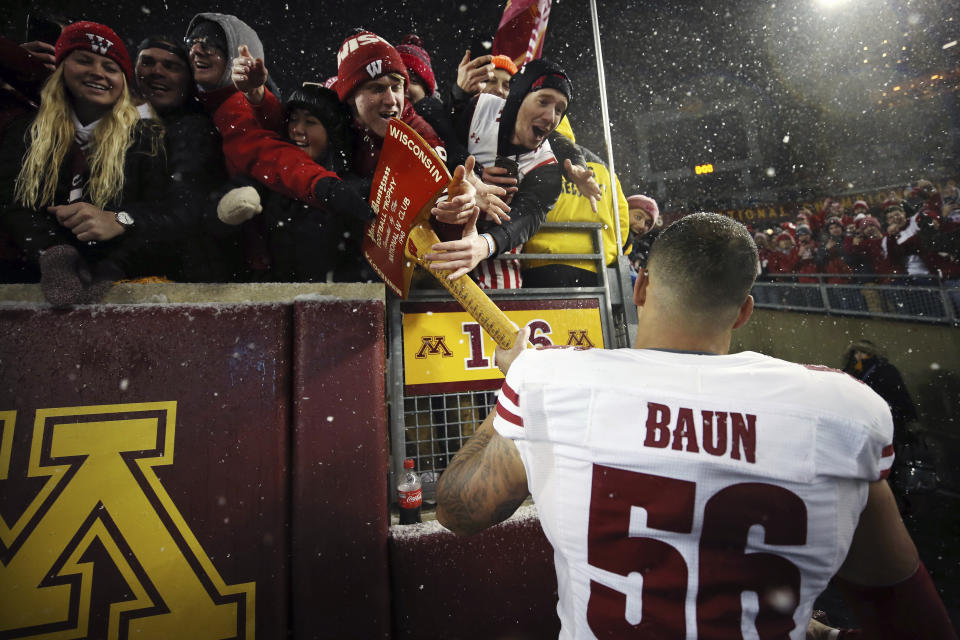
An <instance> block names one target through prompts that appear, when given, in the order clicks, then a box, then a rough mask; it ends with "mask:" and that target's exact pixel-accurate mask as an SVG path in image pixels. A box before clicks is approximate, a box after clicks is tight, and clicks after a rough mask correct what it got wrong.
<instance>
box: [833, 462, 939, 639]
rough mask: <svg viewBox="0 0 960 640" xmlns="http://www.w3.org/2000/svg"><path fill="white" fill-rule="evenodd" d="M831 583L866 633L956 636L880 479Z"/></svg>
mask: <svg viewBox="0 0 960 640" xmlns="http://www.w3.org/2000/svg"><path fill="white" fill-rule="evenodd" d="M836 583H837V586H839V587H840V590H841V592H842V593H843V595H844V599H845V600H846V601H847V603H848V604H849V605H850V607H851V609H852V610H853V612H854V614H855V615H856V616H857V620H858V621H859V622H860V625H861V627H862V628H863V631H864V634H865V636H866V637H868V638H878V639H887V638H889V639H891V640H892V639H894V638H927V639H931V640H941V639H942V640H956V638H957V634H956V632H955V631H954V630H953V626H952V624H951V623H950V618H949V616H948V615H947V611H946V609H945V608H944V606H943V602H942V601H941V600H940V596H939V595H938V594H937V590H936V587H934V586H933V581H931V580H930V575H929V574H928V573H927V570H926V567H924V566H923V563H921V562H920V558H919V556H918V555H917V548H916V547H915V546H914V544H913V541H912V540H911V539H910V534H909V533H907V530H906V527H904V526H903V521H902V520H901V519H900V514H899V512H898V511H897V504H896V501H895V500H894V499H893V493H892V492H891V491H890V487H889V486H888V485H887V483H886V481H885V480H878V481H877V482H873V483H871V484H870V494H869V497H868V498H867V506H866V508H865V509H864V510H863V513H862V514H861V516H860V523H859V524H858V525H857V530H856V532H855V533H854V535H853V543H852V544H851V545H850V551H849V553H848V554H847V558H846V560H845V561H844V563H843V566H842V567H840V571H839V572H838V573H837V580H836Z"/></svg>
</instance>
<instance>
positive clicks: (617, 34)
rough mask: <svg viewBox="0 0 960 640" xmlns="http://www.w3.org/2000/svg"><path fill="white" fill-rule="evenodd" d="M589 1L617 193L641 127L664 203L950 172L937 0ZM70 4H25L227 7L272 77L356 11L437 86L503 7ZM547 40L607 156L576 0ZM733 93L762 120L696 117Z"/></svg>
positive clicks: (144, 15) (585, 6) (177, 20)
mask: <svg viewBox="0 0 960 640" xmlns="http://www.w3.org/2000/svg"><path fill="white" fill-rule="evenodd" d="M384 4H386V5H387V6H388V7H389V8H388V9H384V8H383V5H384ZM598 4H599V13H600V24H601V33H602V34H603V40H602V42H603V47H604V58H605V69H606V76H607V82H608V96H609V98H610V100H611V124H612V127H613V140H614V148H615V154H616V162H617V170H618V172H619V173H620V174H621V181H622V183H623V186H624V188H625V189H626V190H627V191H628V192H631V191H634V190H636V189H643V190H646V191H648V192H654V193H656V189H657V188H658V184H657V182H656V176H654V175H651V170H650V168H649V167H650V165H649V164H647V165H646V170H645V169H644V164H643V163H642V162H640V161H639V160H638V158H639V157H640V154H641V153H644V147H643V145H642V144H641V143H642V142H643V141H645V140H646V141H649V140H651V139H654V138H656V139H657V140H658V142H657V145H659V146H658V150H659V152H658V153H657V154H655V155H656V157H654V158H653V161H654V164H655V165H657V166H664V165H671V166H682V167H686V169H685V170H684V171H685V172H686V173H689V174H690V175H689V176H688V177H683V178H678V179H676V180H673V181H668V182H666V183H662V184H660V185H659V186H660V188H661V192H660V193H659V194H658V195H659V196H660V198H661V199H664V200H667V201H668V202H667V203H665V204H667V207H668V208H670V207H671V205H672V206H673V207H674V208H676V207H683V208H687V207H696V206H703V205H709V204H712V203H713V201H711V200H710V198H716V202H749V201H753V200H758V199H759V200H762V199H764V197H765V196H766V197H771V196H770V194H773V197H781V198H784V197H793V196H797V195H801V196H802V195H809V194H810V192H811V191H817V190H823V191H824V193H822V195H827V194H829V193H830V192H833V193H839V192H840V191H842V190H848V189H851V188H852V189H858V188H862V189H867V188H869V187H870V186H882V185H884V184H888V183H890V182H891V181H904V182H905V181H906V180H908V179H909V178H910V177H919V175H917V173H926V174H941V175H942V176H946V175H948V174H949V172H950V171H956V149H957V145H958V140H960V133H958V131H960V115H958V109H957V106H956V104H955V103H956V92H955V90H956V88H957V85H958V80H957V77H956V74H957V72H958V71H960V45H958V46H954V47H948V48H947V49H943V48H942V47H943V45H944V44H946V43H948V42H949V41H951V40H955V39H957V38H958V37H960V23H958V21H957V20H954V19H953V14H954V13H955V11H952V10H951V9H950V8H949V7H950V5H949V3H947V2H943V1H940V0H927V1H924V2H919V1H917V2H888V1H886V0H847V2H846V3H843V5H842V6H839V7H833V8H825V7H824V6H822V5H823V0H783V1H781V2H777V1H774V0H767V1H765V2H761V1H759V0H749V1H746V2H729V3H726V4H727V5H728V7H729V8H723V5H721V4H720V3H709V4H706V3H704V4H700V3H692V2H668V3H651V2H642V1H641V0H627V1H616V2H614V1H611V0H601V1H600V2H599V3H598ZM78 6H81V5H78V4H77V3H70V2H63V1H62V0H47V1H46V2H44V3H42V4H41V5H40V7H41V11H47V12H61V13H64V14H66V15H69V16H71V17H75V18H84V19H91V20H96V21H100V22H104V23H106V24H108V25H110V26H112V27H114V28H115V29H116V30H117V31H118V32H119V33H120V35H121V37H123V38H124V39H126V40H127V42H128V45H131V46H132V45H135V43H137V42H139V41H140V39H142V38H143V37H144V36H146V35H149V34H156V33H161V34H163V33H165V34H169V35H171V36H174V37H180V36H182V35H183V31H184V30H185V28H186V25H187V23H188V22H189V20H190V18H191V17H192V15H193V14H195V13H197V12H200V11H218V12H223V13H234V14H236V15H238V16H240V17H241V18H242V19H244V20H245V21H246V22H247V23H248V24H250V25H251V26H252V27H253V28H254V29H255V30H256V31H257V32H258V33H259V34H260V36H261V39H262V40H263V41H264V45H265V49H266V52H267V65H268V68H269V69H270V72H271V74H272V75H273V77H274V79H275V80H276V81H277V82H278V83H279V85H280V87H281V89H283V90H287V91H289V90H290V89H292V88H293V87H295V86H296V85H297V84H299V82H301V81H303V80H322V79H323V78H326V77H327V76H329V75H333V74H334V73H335V71H336V68H335V55H336V49H337V48H338V46H339V44H340V43H341V42H342V40H343V38H344V36H345V35H346V34H347V32H348V31H349V30H350V29H351V28H353V27H356V26H362V27H364V28H367V29H370V30H372V31H375V32H376V33H378V34H380V35H382V36H383V37H385V38H386V39H388V40H390V41H391V42H394V43H397V42H399V40H400V38H401V37H402V36H403V35H404V34H406V33H410V32H416V33H418V34H419V35H420V36H421V37H422V38H423V41H424V43H425V46H426V48H427V49H428V50H429V52H430V53H431V55H432V57H433V67H434V72H435V74H436V76H437V79H438V83H439V84H440V86H441V87H444V86H446V85H447V84H448V83H451V82H453V81H454V79H455V77H456V65H457V62H458V61H459V59H460V57H461V56H462V55H463V51H464V49H466V48H468V47H469V48H470V49H471V50H472V51H473V52H474V54H476V53H477V52H486V51H487V50H486V49H485V48H484V46H483V43H484V41H486V42H488V43H489V42H490V41H491V40H492V38H493V33H494V31H495V29H496V25H497V22H498V21H499V18H500V14H501V12H502V3H500V2H493V1H490V0H486V1H484V0H463V1H451V0H441V1H432V2H423V3H416V4H414V3H397V2H394V3H371V2H358V1H352V2H351V1H347V0H332V1H330V0H327V1H323V2H307V1H305V0H288V1H286V2H284V1H283V0H278V1H276V2H271V3H252V2H230V3H223V2H209V3H200V2H197V1H196V0H190V1H189V2H185V3H184V2H173V1H171V0H168V1H167V2H164V1H163V0H135V1H129V2H120V3H117V2H114V1H111V0H91V1H89V2H85V3H83V4H82V11H81V10H78ZM705 6H708V7H709V8H705ZM716 6H719V8H715V7H716ZM29 7H30V4H29V3H26V2H22V1H20V2H13V3H10V2H7V3H5V4H4V7H3V8H2V9H0V28H2V30H3V34H4V35H7V36H12V37H14V38H17V39H22V35H23V30H24V23H25V17H26V14H27V12H28V10H29ZM903 47H906V49H904V48H903ZM884 54H886V55H884ZM545 55H546V57H549V58H552V59H554V60H556V61H557V62H559V63H560V64H561V65H562V66H563V67H564V68H565V69H566V70H567V72H568V73H569V75H570V76H571V78H572V80H573V83H574V87H575V97H574V101H573V104H572V107H571V121H572V123H573V126H574V129H575V131H576V133H577V137H578V142H581V143H584V144H586V145H587V146H589V147H590V148H591V149H593V150H595V151H597V152H599V153H600V154H601V155H602V156H604V157H605V155H606V153H605V150H604V144H603V134H602V128H601V122H600V120H601V118H600V106H599V89H598V85H597V80H596V61H595V58H594V48H593V40H592V27H591V22H590V15H589V3H588V2H587V1H586V0H554V3H553V9H552V12H551V16H550V25H549V28H548V32H547V39H546V47H545ZM951 71H952V72H953V73H954V76H953V78H952V80H948V81H947V84H948V85H949V86H951V87H952V89H953V91H952V92H951V91H947V90H944V89H943V85H944V81H943V80H940V81H939V84H938V83H936V82H933V81H929V80H928V79H929V78H930V76H931V75H933V74H938V73H939V74H949V73H950V72H951ZM918 79H923V80H924V81H926V82H927V84H928V85H930V86H928V87H927V88H926V89H924V87H923V86H920V87H918V88H916V89H915V91H914V94H915V95H911V96H909V97H906V98H902V99H899V100H893V98H898V97H899V96H902V95H903V93H906V91H905V90H904V91H903V92H902V93H900V94H894V93H893V91H892V89H893V87H894V86H902V87H904V88H905V87H906V86H907V84H908V83H911V82H913V83H914V84H916V82H917V80H918ZM951 82H952V84H950V83H951ZM931 92H932V94H933V96H934V97H932V98H930V97H929V94H931ZM883 93H887V94H888V95H887V96H883V95H882V94H883ZM731 99H738V100H740V101H741V103H743V104H747V105H749V106H750V111H751V112H754V113H756V114H758V115H759V120H757V119H753V120H750V119H748V120H747V121H744V122H740V121H738V122H731V123H727V122H726V121H725V120H724V119H723V118H720V119H719V120H717V122H718V123H719V124H717V127H720V128H721V130H720V131H719V132H718V131H716V130H715V129H716V128H717V127H713V129H711V128H710V127H708V126H704V127H702V128H701V127H699V126H694V125H695V123H696V122H697V121H698V119H699V118H701V117H702V116H705V115H709V107H710V105H711V104H712V103H714V102H715V101H718V100H731ZM883 101H887V102H886V103H884V104H881V103H882V102H883ZM888 104H892V105H893V106H887V105H888ZM650 113H673V114H676V113H680V114H685V115H689V116H690V118H691V120H688V121H685V122H683V123H675V124H673V125H672V126H673V129H670V128H667V129H664V128H663V126H662V125H661V126H659V127H658V126H653V125H651V124H650V123H649V122H650V121H649V120H648V119H647V115H648V114H650ZM691 123H694V125H691ZM740 130H743V131H752V132H754V133H755V135H756V145H757V146H758V148H759V149H760V150H761V154H760V155H761V156H762V157H761V158H759V159H758V166H757V167H756V168H755V170H754V171H753V182H752V183H751V187H750V188H745V187H743V185H742V184H739V183H738V182H736V181H734V182H733V183H730V184H729V185H727V186H724V185H725V184H727V183H724V182H723V181H722V179H721V178H720V176H719V175H718V176H717V177H715V178H714V177H711V178H708V179H706V180H714V186H713V187H710V186H709V185H708V183H707V182H696V180H698V178H694V177H693V172H692V167H693V164H696V163H697V162H701V161H711V160H715V159H716V158H721V157H723V155H724V153H725V151H723V150H720V149H715V148H714V146H715V145H721V146H723V145H729V144H731V139H732V137H736V136H737V135H741V134H738V133H737V132H738V131H740ZM672 131H676V133H677V135H676V136H673V135H671V132H672ZM741 137H742V135H741ZM674 138H676V141H675V140H674ZM701 140H702V144H701V143H700V141H701ZM690 145H693V146H694V147H696V152H695V153H694V152H691V150H690ZM726 152H729V150H726ZM646 153H653V151H652V150H651V149H647V151H646ZM688 156H689V157H688ZM718 166H719V165H718ZM738 176H739V173H737V174H736V176H735V177H738ZM738 179H739V178H738ZM851 185H852V187H851ZM764 189H765V190H764ZM771 189H772V190H771ZM758 194H761V195H758Z"/></svg>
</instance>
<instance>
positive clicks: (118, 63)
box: [0, 22, 180, 306]
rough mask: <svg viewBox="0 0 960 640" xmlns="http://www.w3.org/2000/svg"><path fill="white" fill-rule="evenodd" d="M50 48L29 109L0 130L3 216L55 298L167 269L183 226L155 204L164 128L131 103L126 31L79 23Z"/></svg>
mask: <svg viewBox="0 0 960 640" xmlns="http://www.w3.org/2000/svg"><path fill="white" fill-rule="evenodd" d="M55 59H56V69H55V70H54V72H53V73H52V74H51V76H50V78H48V80H47V81H46V83H45V84H44V87H43V91H42V93H41V105H40V108H39V110H38V112H37V113H36V114H35V115H34V114H28V115H25V116H23V117H21V118H20V119H18V120H16V121H14V122H12V123H11V124H10V126H8V127H7V128H6V129H5V131H4V134H3V140H2V141H0V142H2V145H0V148H2V149H3V151H2V152H0V185H3V187H2V188H3V189H4V190H11V189H12V191H13V193H7V194H5V195H4V197H3V200H2V201H3V202H5V203H8V204H7V206H6V208H5V210H4V211H3V214H2V217H0V221H2V224H3V226H4V228H5V229H6V230H7V231H8V233H9V234H10V236H11V237H12V238H13V240H14V241H15V242H16V243H17V245H18V246H19V247H20V249H21V250H22V251H23V253H24V254H25V259H26V260H27V261H30V262H34V263H39V266H40V274H41V276H40V278H41V281H40V283H41V288H42V290H43V292H44V295H45V296H46V298H47V300H48V301H49V302H50V303H52V304H54V305H58V306H59V305H69V304H77V303H89V302H95V301H96V300H97V299H99V298H100V297H101V296H102V295H103V293H104V292H105V291H106V289H107V288H108V287H109V286H110V284H111V283H112V282H113V281H115V280H118V279H121V278H125V277H138V276H144V275H159V274H162V273H164V272H165V271H167V270H168V268H170V269H172V267H171V266H170V265H168V264H167V263H168V262H169V261H170V260H172V258H171V256H174V255H176V252H175V248H174V247H173V246H172V244H173V242H174V240H175V239H176V237H177V233H178V230H179V228H180V225H178V224H177V222H176V218H175V217H174V216H173V215H171V214H169V213H167V212H164V211H162V209H163V208H162V207H160V206H158V204H157V203H158V202H159V201H160V200H161V198H162V196H163V195H164V193H165V191H166V185H167V181H168V177H167V171H166V163H165V158H164V155H165V154H164V152H163V127H162V125H161V124H160V122H159V120H155V119H151V118H150V115H151V114H152V111H150V108H149V106H148V105H146V104H143V105H141V106H139V107H138V103H137V102H135V99H134V96H133V94H132V93H131V90H130V82H131V78H132V71H133V69H132V65H131V62H130V57H129V55H128V54H127V50H126V48H125V47H124V44H123V41H122V40H121V39H120V38H119V37H118V36H117V34H116V33H115V32H114V31H113V30H112V29H110V28H109V27H107V26H104V25H102V24H98V23H95V22H77V23H74V24H71V25H69V26H68V27H66V28H65V29H64V30H63V32H62V33H61V35H60V37H59V38H58V39H57V42H56V45H55Z"/></svg>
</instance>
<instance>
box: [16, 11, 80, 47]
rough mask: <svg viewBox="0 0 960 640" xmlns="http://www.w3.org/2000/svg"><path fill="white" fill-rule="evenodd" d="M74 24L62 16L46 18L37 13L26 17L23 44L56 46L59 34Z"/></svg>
mask: <svg viewBox="0 0 960 640" xmlns="http://www.w3.org/2000/svg"><path fill="white" fill-rule="evenodd" d="M72 22H74V21H73V20H72V19H71V18H65V17H62V16H47V15H42V14H37V13H31V14H29V15H27V32H26V39H25V40H24V42H46V43H47V44H56V42H57V38H59V37H60V32H61V31H63V28H64V27H65V26H67V25H68V24H70V23H72Z"/></svg>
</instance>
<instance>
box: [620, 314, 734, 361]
mask: <svg viewBox="0 0 960 640" xmlns="http://www.w3.org/2000/svg"><path fill="white" fill-rule="evenodd" d="M650 311H652V310H650ZM656 315H657V314H656V313H650V312H648V310H643V309H641V310H640V317H639V321H640V322H639V325H638V327H637V339H636V341H635V342H634V343H633V347H634V348H635V349H668V350H671V351H697V352H701V353H713V354H716V355H726V354H728V353H730V339H731V334H732V331H731V330H728V331H716V330H708V331H703V330H694V329H692V328H690V327H687V326H685V325H682V324H679V323H677V322H676V320H671V319H667V318H657V317H656Z"/></svg>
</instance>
